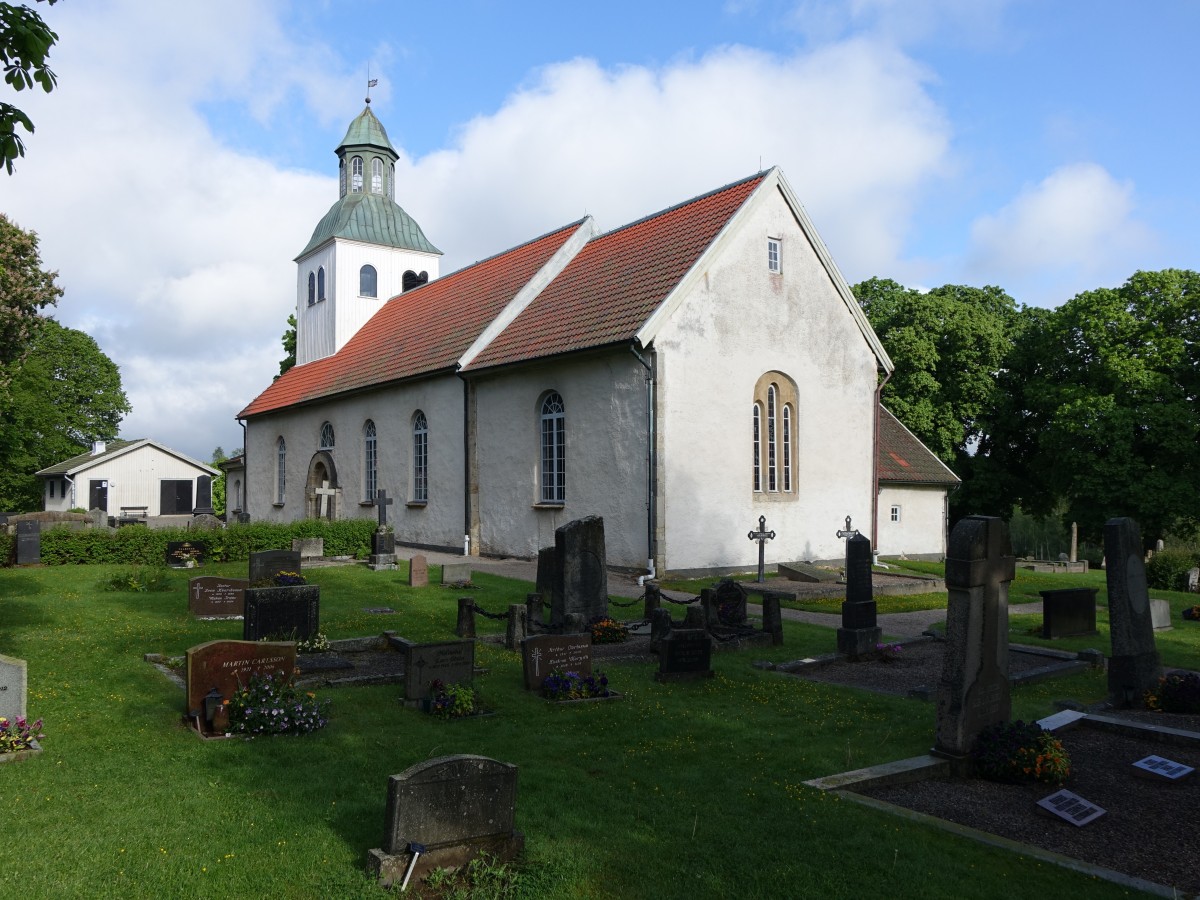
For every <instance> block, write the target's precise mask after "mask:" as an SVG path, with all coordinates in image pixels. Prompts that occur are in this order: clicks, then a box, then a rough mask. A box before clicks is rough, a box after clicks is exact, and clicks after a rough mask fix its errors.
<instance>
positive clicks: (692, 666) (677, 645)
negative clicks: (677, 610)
mask: <svg viewBox="0 0 1200 900" xmlns="http://www.w3.org/2000/svg"><path fill="white" fill-rule="evenodd" d="M712 677H713V670H712V637H710V636H709V633H708V632H707V631H706V630H704V629H702V628H675V629H672V630H671V632H670V633H669V634H668V635H667V636H666V637H665V638H664V639H663V640H662V641H661V642H660V643H659V645H658V671H657V672H655V673H654V680H655V681H692V680H694V679H698V678H712Z"/></svg>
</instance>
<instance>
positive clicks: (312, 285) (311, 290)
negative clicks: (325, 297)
mask: <svg viewBox="0 0 1200 900" xmlns="http://www.w3.org/2000/svg"><path fill="white" fill-rule="evenodd" d="M316 302H317V273H316V272H309V273H308V305H309V306H312V305H313V304H314V303H316Z"/></svg>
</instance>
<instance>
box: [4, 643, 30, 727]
mask: <svg viewBox="0 0 1200 900" xmlns="http://www.w3.org/2000/svg"><path fill="white" fill-rule="evenodd" d="M27 670H28V666H27V663H26V662H25V660H23V659H16V658H14V657H12V656H4V655H3V654H0V717H3V718H5V719H8V720H9V721H10V722H11V721H13V720H14V719H17V718H20V717H21V716H24V715H25V714H26V713H25V696H26V693H27V688H28V683H27V678H28V671H27Z"/></svg>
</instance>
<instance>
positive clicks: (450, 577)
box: [442, 563, 471, 584]
mask: <svg viewBox="0 0 1200 900" xmlns="http://www.w3.org/2000/svg"><path fill="white" fill-rule="evenodd" d="M470 581H471V564H470V563H446V564H445V565H443V566H442V584H468V583H469V582H470Z"/></svg>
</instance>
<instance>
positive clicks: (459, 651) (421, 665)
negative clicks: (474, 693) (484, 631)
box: [404, 640, 475, 700]
mask: <svg viewBox="0 0 1200 900" xmlns="http://www.w3.org/2000/svg"><path fill="white" fill-rule="evenodd" d="M474 677H475V642H474V641H471V640H466V641H445V642H443V643H437V644H406V645H405V647H404V699H405V700H423V699H425V698H426V697H428V696H429V685H430V684H431V683H432V682H434V681H441V682H442V683H443V684H470V683H471V681H472V680H473V679H474Z"/></svg>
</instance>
